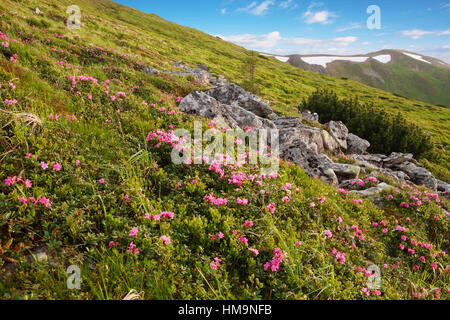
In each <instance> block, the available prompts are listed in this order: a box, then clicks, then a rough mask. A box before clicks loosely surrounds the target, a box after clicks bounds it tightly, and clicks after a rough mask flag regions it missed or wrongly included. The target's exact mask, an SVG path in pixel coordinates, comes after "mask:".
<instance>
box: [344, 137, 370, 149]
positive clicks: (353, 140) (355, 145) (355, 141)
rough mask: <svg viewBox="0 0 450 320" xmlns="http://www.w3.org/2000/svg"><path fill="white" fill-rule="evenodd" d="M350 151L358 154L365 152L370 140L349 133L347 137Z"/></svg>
mask: <svg viewBox="0 0 450 320" xmlns="http://www.w3.org/2000/svg"><path fill="white" fill-rule="evenodd" d="M347 146H348V151H349V152H351V153H356V154H364V153H366V151H367V149H369V147H370V142H369V141H367V140H364V139H362V138H360V137H358V136H357V135H354V134H353V133H349V135H348V137H347Z"/></svg>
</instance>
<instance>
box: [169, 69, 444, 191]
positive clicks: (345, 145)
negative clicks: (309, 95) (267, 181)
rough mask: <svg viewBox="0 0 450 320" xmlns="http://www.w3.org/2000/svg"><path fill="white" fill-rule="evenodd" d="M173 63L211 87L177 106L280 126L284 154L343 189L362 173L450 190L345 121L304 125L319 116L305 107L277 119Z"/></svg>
mask: <svg viewBox="0 0 450 320" xmlns="http://www.w3.org/2000/svg"><path fill="white" fill-rule="evenodd" d="M175 65H176V66H177V67H178V68H181V69H183V70H184V71H183V72H181V73H180V75H191V76H195V77H196V78H197V79H201V81H202V82H203V83H205V84H209V85H212V89H210V90H208V91H206V92H198V91H197V92H193V93H191V94H190V95H188V96H187V97H185V98H184V99H183V100H182V102H181V103H180V105H179V108H180V110H181V111H183V112H186V113H190V114H196V115H200V116H203V117H206V118H209V119H211V120H212V122H213V123H215V125H216V126H217V127H219V128H241V129H245V128H246V127H254V128H257V129H278V130H279V147H280V157H281V158H282V159H284V160H286V161H290V162H293V163H295V164H297V165H299V166H301V167H302V168H303V169H304V170H305V171H306V172H307V173H308V174H309V175H310V176H312V177H317V178H320V179H322V180H323V181H326V182H329V183H332V184H333V185H336V186H338V185H339V186H340V187H345V186H346V184H348V181H349V180H351V179H357V178H358V177H359V176H360V175H369V174H370V175H372V176H376V175H377V174H382V175H384V176H387V177H389V178H390V179H392V181H394V182H396V183H410V184H416V185H424V186H426V187H428V188H430V189H432V190H434V191H441V192H445V191H448V190H449V185H448V184H447V183H445V182H442V181H438V180H437V179H435V178H434V177H433V175H432V174H431V173H430V172H429V171H427V170H426V169H425V168H423V167H421V166H420V165H419V163H418V162H417V161H416V160H415V159H414V158H413V155H412V154H403V153H392V154H391V155H390V156H387V155H382V154H369V153H367V150H368V148H369V147H370V142H369V141H367V140H364V139H362V138H360V137H358V136H356V135H354V134H352V133H349V130H348V128H347V127H346V126H345V124H344V123H342V122H341V121H330V122H329V123H328V124H327V125H326V128H327V130H324V129H319V128H317V127H311V126H308V125H306V124H305V123H304V122H305V121H304V119H307V120H309V121H311V120H312V121H316V122H318V121H319V116H318V115H317V114H313V113H311V112H310V111H304V112H303V113H302V114H301V115H299V117H279V116H277V115H276V114H275V113H274V112H273V110H272V108H271V107H270V106H269V105H268V104H266V103H265V102H264V101H262V100H261V99H260V98H259V97H257V96H256V95H254V94H252V93H250V92H247V91H245V90H244V89H242V88H241V87H239V86H237V85H236V84H233V83H230V82H228V81H227V80H225V79H224V78H223V77H222V76H221V77H219V79H217V78H215V77H214V76H212V75H211V74H210V73H209V72H208V71H206V70H205V69H207V68H205V67H204V68H201V69H194V68H190V67H186V66H184V65H182V64H181V63H176V64H175ZM338 154H347V157H348V159H350V160H351V161H347V162H349V163H345V164H343V163H336V162H334V161H333V160H332V159H331V158H332V157H333V156H336V155H338ZM330 157H331V158H330ZM388 187H390V186H389V185H386V184H379V185H378V186H376V187H372V188H371V189H369V190H362V191H358V192H359V193H360V194H361V195H371V194H373V193H379V192H380V191H382V190H384V189H386V188H388Z"/></svg>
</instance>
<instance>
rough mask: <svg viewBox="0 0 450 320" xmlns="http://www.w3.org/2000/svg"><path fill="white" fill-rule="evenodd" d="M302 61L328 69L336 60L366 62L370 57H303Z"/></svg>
mask: <svg viewBox="0 0 450 320" xmlns="http://www.w3.org/2000/svg"><path fill="white" fill-rule="evenodd" d="M301 59H302V60H303V61H304V62H306V63H308V64H316V65H319V66H322V67H324V68H326V67H327V64H328V63H331V62H333V61H336V60H344V61H352V62H366V61H367V59H369V57H302V58H301Z"/></svg>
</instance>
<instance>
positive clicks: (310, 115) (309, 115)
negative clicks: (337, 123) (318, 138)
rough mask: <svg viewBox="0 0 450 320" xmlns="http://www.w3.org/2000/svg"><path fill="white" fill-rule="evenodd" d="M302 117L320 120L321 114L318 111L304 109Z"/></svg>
mask: <svg viewBox="0 0 450 320" xmlns="http://www.w3.org/2000/svg"><path fill="white" fill-rule="evenodd" d="M302 117H303V118H305V119H307V120H311V121H317V122H319V115H318V114H317V113H312V112H311V111H309V110H305V111H303V112H302Z"/></svg>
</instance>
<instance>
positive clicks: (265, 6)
mask: <svg viewBox="0 0 450 320" xmlns="http://www.w3.org/2000/svg"><path fill="white" fill-rule="evenodd" d="M274 4H275V3H274V2H273V0H265V1H263V2H261V3H260V4H259V5H258V2H257V1H253V2H252V3H250V4H249V5H248V6H247V7H245V8H239V9H238V11H244V12H248V13H250V14H253V15H255V16H262V15H264V14H265V13H267V11H268V10H269V8H270V6H272V5H274Z"/></svg>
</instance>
